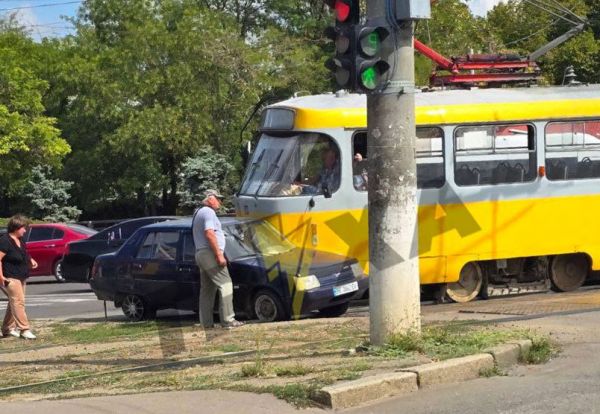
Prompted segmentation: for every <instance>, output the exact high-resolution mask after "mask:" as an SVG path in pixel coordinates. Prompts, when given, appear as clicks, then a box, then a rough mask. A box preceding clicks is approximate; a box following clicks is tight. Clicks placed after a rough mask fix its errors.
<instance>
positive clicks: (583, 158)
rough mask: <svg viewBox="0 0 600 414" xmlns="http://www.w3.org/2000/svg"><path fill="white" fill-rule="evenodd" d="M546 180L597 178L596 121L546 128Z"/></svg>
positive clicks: (599, 130)
mask: <svg viewBox="0 0 600 414" xmlns="http://www.w3.org/2000/svg"><path fill="white" fill-rule="evenodd" d="M546 176H547V177H548V179H549V180H577V179H582V178H600V121H575V122H551V123H549V124H548V125H547V126H546Z"/></svg>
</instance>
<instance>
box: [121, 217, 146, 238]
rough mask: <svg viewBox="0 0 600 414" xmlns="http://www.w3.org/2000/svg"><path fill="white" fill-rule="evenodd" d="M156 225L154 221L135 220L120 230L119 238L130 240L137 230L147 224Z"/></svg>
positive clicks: (125, 224)
mask: <svg viewBox="0 0 600 414" xmlns="http://www.w3.org/2000/svg"><path fill="white" fill-rule="evenodd" d="M151 223H154V221H153V220H135V221H132V222H130V223H124V224H123V225H122V226H120V228H119V238H121V239H128V238H130V237H131V235H132V234H133V233H135V231H136V230H137V229H139V228H140V227H142V226H145V225H147V224H151Z"/></svg>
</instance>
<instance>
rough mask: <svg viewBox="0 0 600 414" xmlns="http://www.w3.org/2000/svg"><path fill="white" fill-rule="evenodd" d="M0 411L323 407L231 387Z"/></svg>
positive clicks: (193, 413)
mask: <svg viewBox="0 0 600 414" xmlns="http://www.w3.org/2000/svg"><path fill="white" fill-rule="evenodd" d="M1 406H2V408H1V409H0V412H2V413H10V414H48V413H61V414H97V413H124V412H126V413H128V414H142V413H143V414H165V413H177V414H201V413H211V414H213V413H215V414H240V413H241V412H245V413H261V414H271V413H272V414H287V413H290V414H291V413H294V414H298V413H299V412H301V413H303V414H304V413H306V414H311V413H323V412H324V411H323V410H319V409H314V408H313V409H308V410H300V411H299V410H298V409H296V408H294V407H292V406H291V405H289V404H287V403H286V402H285V401H282V400H278V399H277V398H276V397H274V396H273V395H270V394H252V393H245V392H235V391H216V390H215V391H210V390H209V391H180V392H159V393H151V394H137V395H119V396H114V397H113V396H110V397H94V398H77V399H72V400H61V401H35V402H10V403H6V402H5V403H1Z"/></svg>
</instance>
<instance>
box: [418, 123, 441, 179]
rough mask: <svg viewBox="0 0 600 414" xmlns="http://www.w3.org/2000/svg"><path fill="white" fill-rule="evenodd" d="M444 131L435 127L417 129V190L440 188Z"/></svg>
mask: <svg viewBox="0 0 600 414" xmlns="http://www.w3.org/2000/svg"><path fill="white" fill-rule="evenodd" d="M443 141H444V131H442V129H441V128H437V127H423V128H417V188H440V187H441V186H443V185H444V182H445V181H446V174H445V173H444V146H443Z"/></svg>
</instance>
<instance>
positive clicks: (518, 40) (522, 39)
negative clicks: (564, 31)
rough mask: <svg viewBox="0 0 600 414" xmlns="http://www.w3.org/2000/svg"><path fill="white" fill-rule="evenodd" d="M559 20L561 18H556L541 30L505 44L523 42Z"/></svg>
mask: <svg viewBox="0 0 600 414" xmlns="http://www.w3.org/2000/svg"><path fill="white" fill-rule="evenodd" d="M559 20H560V19H555V20H553V21H552V22H550V24H548V25H546V26H544V27H542V28H541V29H539V30H536V31H535V32H533V33H531V34H528V35H527V36H524V37H522V38H520V39H517V40H513V41H512V42H508V43H505V44H504V46H510V45H514V44H516V43H519V42H522V41H524V40H527V39H530V38H532V37H533V36H535V35H537V34H539V33H541V32H543V31H544V30H546V29H547V28H549V27H551V26H553V25H555V24H556V23H558V21H559Z"/></svg>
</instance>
